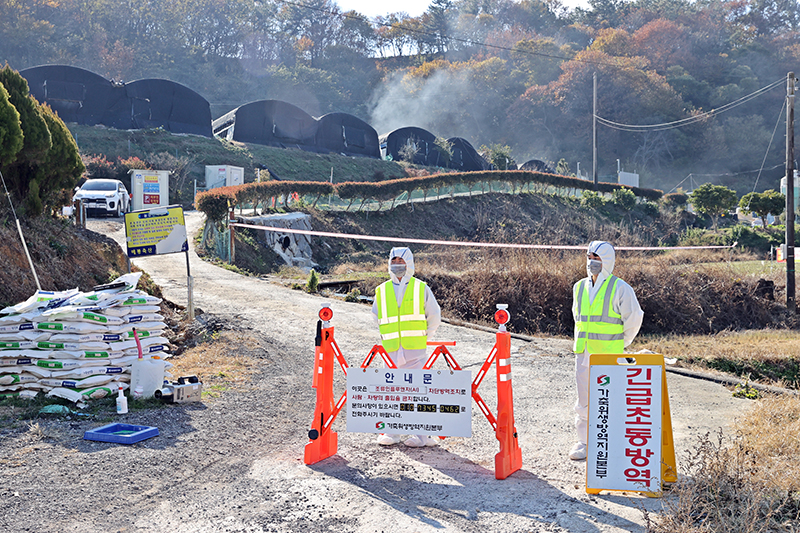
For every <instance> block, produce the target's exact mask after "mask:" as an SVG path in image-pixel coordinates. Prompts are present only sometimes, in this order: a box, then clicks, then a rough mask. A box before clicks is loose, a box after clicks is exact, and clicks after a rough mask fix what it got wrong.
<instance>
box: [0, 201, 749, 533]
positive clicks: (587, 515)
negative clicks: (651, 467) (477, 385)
mask: <svg viewBox="0 0 800 533" xmlns="http://www.w3.org/2000/svg"><path fill="white" fill-rule="evenodd" d="M91 224H92V226H93V227H94V228H95V229H96V230H97V231H101V232H104V233H106V234H109V235H110V236H112V237H115V238H117V239H120V238H123V239H124V235H123V234H122V233H121V231H122V229H121V225H120V224H119V223H118V222H116V221H93V222H92V223H91ZM187 224H188V226H189V228H190V230H192V229H194V228H197V227H199V225H200V224H201V217H200V215H199V214H198V213H196V212H190V213H187ZM135 263H136V264H137V265H138V266H140V267H141V268H143V269H144V270H146V271H147V272H149V273H150V275H151V276H152V277H153V278H154V280H155V281H156V282H157V283H159V284H160V285H161V286H162V287H163V288H164V293H165V295H166V297H167V298H169V299H170V300H173V301H175V302H177V303H181V304H186V300H187V291H186V261H185V257H184V255H183V254H175V255H170V256H159V257H152V258H147V259H138V260H136V261H135ZM191 270H192V275H193V277H194V280H195V281H194V283H195V293H194V297H195V305H196V306H198V307H200V308H202V309H203V310H204V311H206V312H207V313H211V314H214V315H218V316H220V317H222V318H224V319H225V320H226V321H228V322H229V323H232V324H236V325H237V326H238V327H240V328H242V329H245V330H247V331H249V333H251V334H252V335H253V336H254V337H255V338H257V339H258V341H259V347H253V349H252V350H251V352H252V353H251V355H254V356H255V357H258V359H259V361H260V363H261V371H260V373H259V374H258V375H257V377H256V379H254V381H253V383H252V386H251V387H250V389H249V390H246V391H243V392H235V393H229V394H226V395H224V396H223V397H221V398H219V399H214V400H208V401H205V402H204V403H203V404H182V405H178V406H175V407H172V408H170V409H162V410H157V411H155V410H154V411H153V412H135V413H131V414H129V415H124V417H125V420H124V421H125V422H128V423H134V424H145V425H155V426H157V427H158V428H159V431H160V435H159V436H158V437H156V438H153V439H149V440H146V441H143V442H141V443H139V444H136V445H132V446H123V445H115V444H107V443H97V442H91V441H84V440H82V436H83V432H84V431H85V430H86V429H90V428H92V427H97V426H98V425H99V424H98V422H96V421H91V420H84V419H82V418H77V419H72V420H70V421H67V422H64V421H63V420H60V421H58V420H57V421H46V422H45V421H42V422H39V425H38V426H36V427H34V428H32V429H28V428H26V427H25V426H24V425H17V426H15V427H11V428H3V429H2V432H1V433H0V435H1V436H2V445H1V446H0V464H2V465H3V468H2V470H1V471H0V472H2V474H1V475H2V477H1V478H0V479H2V485H0V529H2V530H5V531H36V532H40V531H41V532H50V531H63V532H67V531H80V532H82V533H87V532H94V531H97V532H100V531H103V532H105V531H170V532H187V533H188V532H192V533H195V532H223V531H231V532H251V531H252V532H255V531H299V530H303V531H331V532H350V531H356V532H373V531H396V532H416V531H437V530H446V531H465V532H466V531H468V532H472V531H474V532H484V531H498V532H501V531H502V532H505V531H508V532H519V531H550V532H563V531H569V532H576V533H579V532H580V533H590V532H623V531H643V527H642V524H643V516H642V513H641V511H640V509H647V510H650V511H657V510H659V509H660V508H661V506H662V504H663V501H662V500H661V499H649V498H644V497H641V496H638V495H635V494H632V493H625V494H622V493H613V494H602V495H600V496H589V495H587V494H586V493H585V490H584V479H585V477H584V476H585V466H584V463H576V462H573V461H570V460H569V459H568V458H567V452H568V450H569V448H570V446H571V445H572V443H573V440H574V437H573V427H572V417H573V415H572V404H573V402H574V395H575V393H574V384H573V358H572V356H571V354H570V352H569V347H570V346H569V341H566V340H563V339H537V340H536V341H534V342H525V341H521V340H513V341H512V358H511V359H512V361H511V365H512V372H513V385H514V400H515V415H516V425H517V428H518V430H519V442H520V446H521V447H522V452H523V469H522V471H519V472H517V473H515V474H513V475H512V476H511V477H509V478H508V479H505V480H502V481H499V480H496V479H495V478H494V459H493V457H494V455H495V454H496V453H497V452H498V449H499V448H498V442H497V440H496V439H495V437H494V433H493V432H492V431H491V426H490V425H489V424H488V422H487V421H486V419H485V418H484V417H483V415H482V414H481V413H480V411H479V410H478V409H476V408H475V409H473V415H472V416H473V424H472V427H473V437H472V438H458V437H454V438H448V439H446V440H445V441H444V442H442V443H441V444H440V445H439V446H438V447H436V448H425V449H410V448H405V447H404V446H402V445H396V446H393V447H391V448H381V447H379V446H377V445H376V444H375V443H374V435H371V434H361V433H347V432H346V431H345V416H346V415H345V413H344V412H343V413H342V415H341V416H340V418H339V419H338V420H337V421H336V423H335V424H334V429H335V430H336V431H338V433H339V452H338V454H337V455H336V456H334V457H332V458H330V459H327V460H325V461H323V462H321V463H318V464H316V465H313V466H310V467H309V466H306V465H305V464H304V463H303V460H302V457H303V447H304V445H305V444H306V442H307V436H306V435H307V431H308V428H309V425H310V423H311V419H312V416H313V409H314V398H315V396H314V392H315V391H314V389H312V388H311V369H312V361H313V353H314V328H315V324H316V317H317V312H318V310H319V308H320V305H321V303H323V302H326V303H331V304H332V308H333V310H334V313H335V314H334V318H333V320H332V325H333V326H334V327H335V334H336V339H337V342H338V344H339V346H340V347H341V349H342V352H343V353H344V355H345V357H346V358H347V360H348V362H349V364H350V365H351V366H357V365H358V364H359V363H360V361H361V360H362V359H363V357H364V356H365V355H366V354H367V352H368V350H369V348H370V347H371V346H372V345H373V344H374V343H375V342H376V340H377V335H376V331H375V327H374V325H373V322H372V318H371V315H370V310H369V308H368V307H367V306H364V305H360V304H353V303H345V302H342V301H336V300H334V301H331V300H323V299H322V298H320V297H316V296H310V295H307V294H305V293H303V292H300V291H292V290H289V289H286V288H284V287H282V286H280V285H278V284H274V283H270V282H268V281H263V280H258V279H254V278H247V277H244V276H240V275H238V274H235V273H232V272H230V271H227V270H225V269H222V268H219V267H215V266H213V265H210V264H208V263H205V262H203V261H200V260H199V259H198V258H197V256H195V255H194V254H193V253H192V254H191ZM499 303H501V302H499ZM511 312H512V324H513V309H512V310H511ZM512 328H513V326H512ZM436 337H437V338H436V339H435V340H455V341H456V342H457V345H456V347H455V348H454V350H453V352H454V354H455V356H456V358H457V359H458V361H459V362H460V363H461V365H462V366H463V367H465V368H466V369H469V370H472V371H473V372H474V371H475V370H477V368H478V367H479V366H480V364H481V363H482V362H483V360H484V359H485V358H486V356H487V355H488V353H489V351H490V350H491V348H492V345H493V343H494V335H493V334H491V333H485V332H482V331H477V330H473V329H466V328H460V327H453V326H449V325H446V324H445V325H443V326H442V327H441V328H440V330H439V332H438V333H437V335H436ZM438 364H439V363H437V365H438ZM442 364H443V363H442ZM336 372H337V374H338V377H337V384H336V387H337V396H338V394H340V392H342V391H343V390H344V385H343V379H342V376H341V372H340V371H339V369H338V368H337V369H336ZM491 385H492V383H491V380H485V382H484V385H482V387H481V391H482V393H483V394H484V399H485V400H486V401H487V403H488V405H489V406H490V407H491V408H492V409H493V410H494V409H495V406H496V400H495V396H494V394H492V390H491V389H492V387H491ZM668 386H669V389H670V402H671V406H672V417H673V425H674V437H675V442H676V451H677V453H678V462H679V467H680V464H681V458H682V457H683V456H684V454H685V453H686V452H687V450H690V449H691V448H692V446H693V444H694V443H695V439H696V437H697V436H698V435H702V434H704V433H706V432H709V431H710V432H715V431H717V429H718V428H720V427H723V428H726V427H728V426H729V424H730V423H731V421H732V420H733V419H734V417H735V416H736V415H738V414H739V413H741V412H742V411H744V410H746V409H747V408H748V405H749V404H748V402H747V401H746V400H739V399H735V398H732V397H731V394H730V392H729V391H727V390H726V389H724V388H723V387H722V386H720V385H717V384H713V383H709V382H705V381H697V380H693V379H690V378H686V377H683V376H678V375H674V374H669V376H668ZM120 421H121V420H120Z"/></svg>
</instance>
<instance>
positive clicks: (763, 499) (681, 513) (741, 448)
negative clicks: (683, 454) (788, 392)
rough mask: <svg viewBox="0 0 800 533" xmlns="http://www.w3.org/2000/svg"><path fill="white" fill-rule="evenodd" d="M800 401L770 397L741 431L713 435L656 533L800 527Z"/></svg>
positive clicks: (654, 519) (753, 532) (653, 524)
mask: <svg viewBox="0 0 800 533" xmlns="http://www.w3.org/2000/svg"><path fill="white" fill-rule="evenodd" d="M798 434H800V399H798V398H795V397H783V398H767V399H764V400H761V401H759V403H758V405H756V406H755V408H754V409H753V410H752V411H751V412H750V413H749V414H748V415H747V416H746V417H745V418H744V419H742V420H740V422H739V423H738V425H737V436H736V437H735V438H734V439H732V440H726V439H725V438H724V437H723V436H722V435H721V434H720V435H719V436H718V437H717V439H715V440H712V439H711V438H709V436H708V435H707V436H706V437H705V438H703V439H701V441H700V442H699V444H698V445H697V446H696V448H695V449H694V450H693V452H692V453H691V454H689V456H688V457H687V460H686V463H687V465H688V466H687V467H686V471H687V474H688V475H687V476H686V477H682V478H681V479H680V481H679V482H678V483H677V484H676V485H675V487H674V488H673V490H672V492H671V495H670V496H669V498H668V499H667V501H666V505H665V510H664V511H663V512H662V513H661V514H660V515H657V516H649V515H647V514H646V515H645V519H646V521H647V524H648V528H647V530H648V532H650V533H696V532H697V533H699V532H709V531H713V532H729V531H730V532H734V531H735V532H737V533H761V532H764V533H766V532H775V533H779V532H781V533H782V532H786V533H790V532H797V531H800V442H798Z"/></svg>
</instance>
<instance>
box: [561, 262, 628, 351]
mask: <svg viewBox="0 0 800 533" xmlns="http://www.w3.org/2000/svg"><path fill="white" fill-rule="evenodd" d="M617 281H619V278H618V277H616V276H609V277H608V278H607V279H606V280H605V281H604V282H603V284H602V285H601V286H600V290H599V291H598V292H597V294H596V295H595V297H594V301H593V302H591V303H589V289H588V287H586V284H587V279H583V280H581V282H580V283H579V284H578V286H577V287H576V288H575V295H574V296H575V301H576V302H578V309H577V315H578V316H577V318H576V322H575V332H576V334H575V345H574V347H573V348H572V351H573V352H575V353H583V351H584V350H586V351H588V352H589V353H623V352H624V351H625V336H624V335H623V332H624V325H623V324H622V315H620V314H618V313H615V312H614V310H613V309H612V308H611V301H612V299H613V298H614V294H615V293H616V290H617Z"/></svg>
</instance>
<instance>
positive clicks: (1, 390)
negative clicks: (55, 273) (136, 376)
mask: <svg viewBox="0 0 800 533" xmlns="http://www.w3.org/2000/svg"><path fill="white" fill-rule="evenodd" d="M140 277H141V273H133V274H126V275H124V276H121V277H119V278H117V279H116V280H114V281H113V282H111V283H109V284H108V285H101V286H98V287H95V288H94V290H92V291H91V292H80V291H78V289H73V290H69V291H61V292H47V291H37V292H36V294H34V295H33V296H31V297H30V298H29V299H28V300H26V301H25V302H22V303H19V304H17V305H14V306H11V307H6V308H5V309H3V310H1V311H0V395H15V396H21V397H28V398H33V397H36V396H37V395H38V393H39V392H45V393H47V396H48V397H58V398H65V399H67V400H70V401H72V402H75V404H76V405H77V406H78V407H84V406H85V405H86V403H85V402H86V401H87V400H89V399H93V398H103V397H105V396H108V395H110V394H116V392H117V391H118V390H119V387H120V386H122V387H123V389H124V390H127V389H128V387H129V384H130V380H131V365H132V364H133V362H134V361H135V360H137V359H138V358H139V356H140V353H139V350H140V347H141V351H142V355H143V357H145V358H147V357H160V358H162V359H166V358H167V357H169V355H170V354H169V351H168V348H169V341H168V340H167V339H166V338H165V337H163V332H164V330H165V329H166V324H165V323H164V317H163V316H162V315H161V314H159V311H160V309H161V308H160V307H159V304H160V303H161V299H160V298H156V297H154V296H150V295H148V294H147V293H145V292H143V291H140V290H138V289H136V285H137V284H138V282H139V278H140ZM134 330H135V332H136V337H138V339H139V346H140V347H139V346H137V341H136V338H135V337H134ZM170 366H172V365H171V364H169V363H166V364H165V368H168V367H170ZM165 377H171V376H170V375H169V374H167V373H165Z"/></svg>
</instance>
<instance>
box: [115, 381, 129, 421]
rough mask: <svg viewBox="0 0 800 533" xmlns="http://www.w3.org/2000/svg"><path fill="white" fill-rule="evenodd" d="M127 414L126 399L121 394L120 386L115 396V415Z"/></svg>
mask: <svg viewBox="0 0 800 533" xmlns="http://www.w3.org/2000/svg"><path fill="white" fill-rule="evenodd" d="M127 412H128V398H126V397H125V394H124V393H123V392H122V385H120V387H119V393H118V394H117V414H118V415H124V414H125V413H127Z"/></svg>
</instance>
